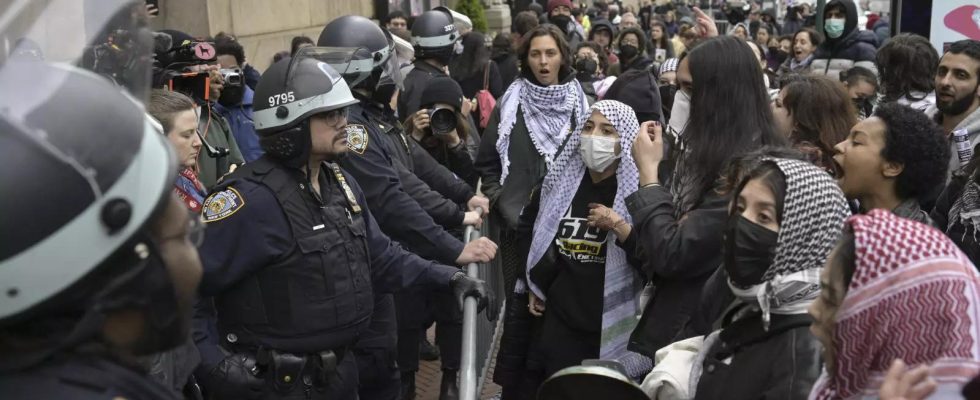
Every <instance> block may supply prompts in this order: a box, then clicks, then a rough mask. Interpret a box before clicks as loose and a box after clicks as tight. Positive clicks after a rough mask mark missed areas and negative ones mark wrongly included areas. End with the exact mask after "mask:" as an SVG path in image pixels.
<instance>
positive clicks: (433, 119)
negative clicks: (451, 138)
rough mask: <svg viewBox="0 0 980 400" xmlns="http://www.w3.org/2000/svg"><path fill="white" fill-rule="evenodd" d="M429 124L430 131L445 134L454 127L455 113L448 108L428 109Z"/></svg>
mask: <svg viewBox="0 0 980 400" xmlns="http://www.w3.org/2000/svg"><path fill="white" fill-rule="evenodd" d="M429 126H431V127H432V133H434V134H436V135H445V134H447V133H449V132H452V131H453V130H454V129H456V113H455V112H453V110H451V109H448V108H437V109H434V110H431V111H429Z"/></svg>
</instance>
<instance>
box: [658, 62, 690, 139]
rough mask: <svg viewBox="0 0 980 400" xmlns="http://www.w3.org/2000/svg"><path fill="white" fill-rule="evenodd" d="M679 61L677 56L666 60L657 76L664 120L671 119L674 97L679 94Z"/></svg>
mask: <svg viewBox="0 0 980 400" xmlns="http://www.w3.org/2000/svg"><path fill="white" fill-rule="evenodd" d="M677 63H678V60H677V59H676V58H671V59H668V60H667V61H664V63H663V64H661V65H660V74H659V78H657V83H658V85H660V102H661V104H662V109H663V112H662V115H663V119H664V121H670V118H671V110H672V109H673V108H674V97H675V96H676V94H677ZM685 123H686V121H685Z"/></svg>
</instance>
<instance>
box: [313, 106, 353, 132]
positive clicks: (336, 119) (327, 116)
mask: <svg viewBox="0 0 980 400" xmlns="http://www.w3.org/2000/svg"><path fill="white" fill-rule="evenodd" d="M349 114H350V109H349V108H348V107H343V108H338V109H336V110H330V111H327V112H322V113H319V114H317V115H316V118H318V119H321V120H323V122H326V124H327V125H329V126H333V127H337V126H340V125H341V122H344V121H347V116H348V115H349Z"/></svg>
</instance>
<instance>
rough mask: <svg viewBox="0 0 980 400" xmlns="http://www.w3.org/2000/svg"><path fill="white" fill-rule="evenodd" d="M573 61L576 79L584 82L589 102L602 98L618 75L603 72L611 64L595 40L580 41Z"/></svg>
mask: <svg viewBox="0 0 980 400" xmlns="http://www.w3.org/2000/svg"><path fill="white" fill-rule="evenodd" d="M573 62H574V64H573V65H574V67H575V79H578V81H579V83H581V84H582V91H583V92H584V93H585V95H586V96H587V97H588V99H589V104H592V103H595V102H596V101H598V100H600V99H602V98H603V97H604V96H605V95H606V91H607V90H609V87H610V86H611V85H612V84H613V82H615V81H616V77H615V76H605V74H604V73H603V71H605V70H606V68H608V67H609V64H608V61H607V60H606V56H605V54H603V52H602V49H601V48H599V45H598V44H596V43H595V42H583V43H579V45H578V49H576V50H575V58H574V59H573Z"/></svg>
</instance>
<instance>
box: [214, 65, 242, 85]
mask: <svg viewBox="0 0 980 400" xmlns="http://www.w3.org/2000/svg"><path fill="white" fill-rule="evenodd" d="M218 72H220V73H221V78H222V80H223V81H224V83H225V86H241V85H242V70H241V69H240V68H222V69H220V70H219V71H218Z"/></svg>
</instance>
